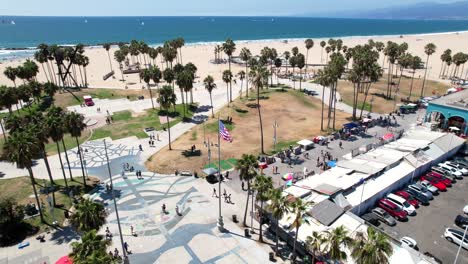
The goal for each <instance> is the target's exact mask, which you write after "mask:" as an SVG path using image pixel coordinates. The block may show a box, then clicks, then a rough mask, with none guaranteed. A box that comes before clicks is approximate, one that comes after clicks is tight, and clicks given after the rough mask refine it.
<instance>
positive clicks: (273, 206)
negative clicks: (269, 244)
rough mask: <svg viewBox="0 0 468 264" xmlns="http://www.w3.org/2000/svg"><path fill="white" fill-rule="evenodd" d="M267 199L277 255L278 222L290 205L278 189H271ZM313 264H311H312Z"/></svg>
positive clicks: (287, 211)
mask: <svg viewBox="0 0 468 264" xmlns="http://www.w3.org/2000/svg"><path fill="white" fill-rule="evenodd" d="M268 196H269V199H270V201H271V203H270V205H269V206H268V209H269V210H270V212H271V215H272V216H273V218H275V220H276V232H275V233H276V239H275V240H276V249H275V252H276V254H277V255H278V251H279V245H278V244H279V221H280V220H281V219H282V218H283V217H284V215H285V214H287V213H289V211H290V203H289V201H288V199H287V197H286V196H283V192H282V191H281V190H279V189H271V190H270V192H269V195H268ZM312 263H313V262H312Z"/></svg>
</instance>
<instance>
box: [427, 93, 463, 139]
mask: <svg viewBox="0 0 468 264" xmlns="http://www.w3.org/2000/svg"><path fill="white" fill-rule="evenodd" d="M425 121H426V122H431V121H432V122H436V123H438V124H439V126H440V127H441V128H443V129H448V128H451V127H452V128H453V127H456V128H457V129H460V131H461V132H462V133H463V134H464V135H468V126H467V122H468V89H465V90H463V91H459V92H455V93H451V94H449V95H446V96H442V97H440V98H438V99H435V100H432V101H430V102H429V104H428V106H427V111H426V117H425Z"/></svg>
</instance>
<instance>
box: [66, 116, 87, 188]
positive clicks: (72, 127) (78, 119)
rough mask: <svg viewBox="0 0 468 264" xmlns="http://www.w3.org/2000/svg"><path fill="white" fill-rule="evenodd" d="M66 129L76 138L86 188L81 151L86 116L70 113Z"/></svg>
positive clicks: (84, 182)
mask: <svg viewBox="0 0 468 264" xmlns="http://www.w3.org/2000/svg"><path fill="white" fill-rule="evenodd" d="M65 128H66V129H67V130H68V133H70V135H71V136H72V137H74V138H75V141H76V147H77V151H78V156H79V157H80V165H81V172H82V175H83V186H86V178H85V171H84V165H83V153H82V152H83V151H81V147H80V141H79V140H78V138H79V137H81V132H83V130H85V129H86V123H85V122H84V116H83V115H81V114H78V113H75V112H71V113H68V114H67V115H66V116H65Z"/></svg>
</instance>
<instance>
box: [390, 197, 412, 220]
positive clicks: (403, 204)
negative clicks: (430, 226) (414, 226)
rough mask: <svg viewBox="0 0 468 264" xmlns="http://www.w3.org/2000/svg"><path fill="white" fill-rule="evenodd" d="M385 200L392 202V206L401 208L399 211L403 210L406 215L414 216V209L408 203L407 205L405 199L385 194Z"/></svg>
mask: <svg viewBox="0 0 468 264" xmlns="http://www.w3.org/2000/svg"><path fill="white" fill-rule="evenodd" d="M387 199H388V200H390V201H391V202H393V203H394V204H396V205H398V206H399V207H401V209H403V210H405V211H406V212H407V213H408V215H411V216H413V215H416V208H414V206H412V205H411V204H410V203H408V202H407V201H406V200H405V199H403V198H402V197H400V196H398V195H395V194H393V193H389V194H387Z"/></svg>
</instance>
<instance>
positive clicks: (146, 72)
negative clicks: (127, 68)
mask: <svg viewBox="0 0 468 264" xmlns="http://www.w3.org/2000/svg"><path fill="white" fill-rule="evenodd" d="M151 71H152V70H150V69H143V70H142V71H140V79H142V80H143V81H144V82H145V83H146V86H147V87H148V90H149V93H150V97H151V105H152V107H153V109H154V102H153V93H152V91H151V87H150V81H151V77H152V72H151Z"/></svg>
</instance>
